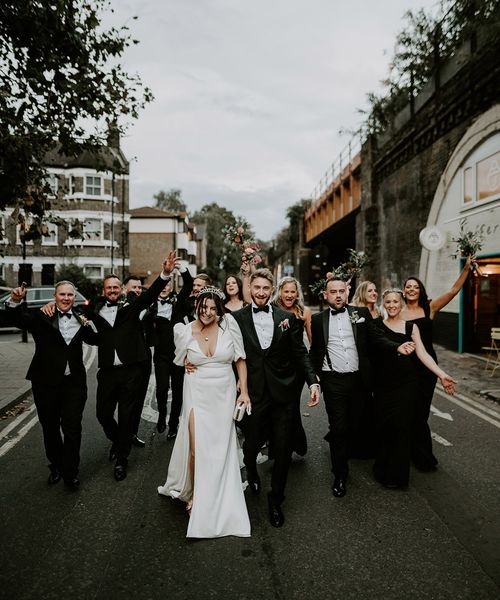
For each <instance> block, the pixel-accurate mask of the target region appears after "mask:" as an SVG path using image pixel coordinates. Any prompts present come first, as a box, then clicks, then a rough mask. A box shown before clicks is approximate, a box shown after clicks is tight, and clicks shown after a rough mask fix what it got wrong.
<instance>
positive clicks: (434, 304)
mask: <svg viewBox="0 0 500 600" xmlns="http://www.w3.org/2000/svg"><path fill="white" fill-rule="evenodd" d="M474 259H475V256H468V257H467V260H466V261H465V265H464V268H463V269H462V272H461V273H460V275H459V276H458V279H457V280H456V281H455V283H454V284H453V286H452V288H451V290H449V291H448V292H445V293H444V294H442V295H441V296H439V298H436V299H435V300H431V302H430V305H429V306H430V309H431V315H430V316H431V319H432V318H433V317H434V315H435V314H436V313H437V312H439V311H440V310H441V309H442V308H444V307H445V306H446V305H447V304H448V303H449V302H451V301H452V300H453V298H454V297H455V296H456V295H457V294H458V292H459V291H460V290H461V289H462V287H463V285H464V283H465V282H466V281H467V277H468V276H469V273H470V271H471V266H472V263H473V262H474Z"/></svg>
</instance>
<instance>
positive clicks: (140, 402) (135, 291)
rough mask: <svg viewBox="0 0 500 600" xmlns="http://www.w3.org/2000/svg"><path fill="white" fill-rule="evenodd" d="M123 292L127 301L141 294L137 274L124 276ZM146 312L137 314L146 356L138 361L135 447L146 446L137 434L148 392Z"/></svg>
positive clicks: (144, 310)
mask: <svg viewBox="0 0 500 600" xmlns="http://www.w3.org/2000/svg"><path fill="white" fill-rule="evenodd" d="M123 293H124V295H125V298H126V300H127V302H134V301H135V300H136V298H138V297H139V296H140V295H141V294H142V282H141V280H140V278H139V277H137V275H129V276H128V277H125V279H124V280H123ZM146 312H147V311H146V309H143V310H142V312H141V313H140V315H139V318H140V320H141V321H142V323H143V333H144V344H145V348H146V355H147V358H146V360H144V361H142V362H141V363H140V368H141V377H140V384H139V388H138V393H137V406H136V411H135V416H134V428H133V431H134V435H133V436H132V446H136V448H144V447H145V446H146V442H145V441H144V440H141V439H140V438H139V436H138V434H139V425H140V424H141V415H142V409H143V408H144V400H145V399H146V394H147V393H148V386H149V378H150V377H151V350H150V347H149V345H148V343H147V341H146V332H145V331H144V318H145V316H146Z"/></svg>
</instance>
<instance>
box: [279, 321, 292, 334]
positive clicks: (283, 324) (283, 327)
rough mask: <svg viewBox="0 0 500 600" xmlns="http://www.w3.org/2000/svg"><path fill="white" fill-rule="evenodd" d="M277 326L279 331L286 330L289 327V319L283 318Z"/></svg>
mask: <svg viewBox="0 0 500 600" xmlns="http://www.w3.org/2000/svg"><path fill="white" fill-rule="evenodd" d="M278 327H279V328H280V329H281V331H286V330H287V329H290V321H289V320H288V319H283V321H281V323H279V324H278Z"/></svg>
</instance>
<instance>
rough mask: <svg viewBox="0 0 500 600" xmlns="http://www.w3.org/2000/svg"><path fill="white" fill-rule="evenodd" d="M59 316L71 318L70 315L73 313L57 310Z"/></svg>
mask: <svg viewBox="0 0 500 600" xmlns="http://www.w3.org/2000/svg"><path fill="white" fill-rule="evenodd" d="M59 316H60V317H66V318H67V319H71V317H72V316H73V314H72V313H70V312H61V311H59Z"/></svg>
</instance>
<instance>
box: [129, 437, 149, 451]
mask: <svg viewBox="0 0 500 600" xmlns="http://www.w3.org/2000/svg"><path fill="white" fill-rule="evenodd" d="M132 446H135V447H136V448H144V447H145V446H146V442H145V441H144V440H141V439H139V438H138V437H137V436H136V435H134V436H133V438H132Z"/></svg>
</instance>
